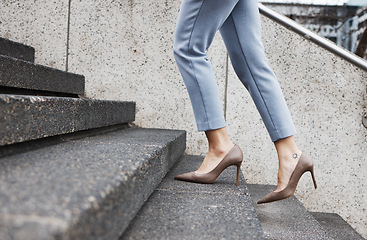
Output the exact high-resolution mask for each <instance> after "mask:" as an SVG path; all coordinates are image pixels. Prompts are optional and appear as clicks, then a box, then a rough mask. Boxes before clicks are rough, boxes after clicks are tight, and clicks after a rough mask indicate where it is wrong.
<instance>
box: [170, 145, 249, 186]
mask: <svg viewBox="0 0 367 240" xmlns="http://www.w3.org/2000/svg"><path fill="white" fill-rule="evenodd" d="M242 160H243V153H242V151H241V149H240V147H239V146H237V145H235V146H234V147H233V148H232V149H231V150H230V151H229V152H228V153H227V155H226V156H225V157H224V158H223V159H222V160H221V161H220V162H219V164H218V165H217V166H216V167H215V168H214V169H213V170H212V171H210V172H208V173H196V172H189V173H184V174H181V175H177V176H175V179H176V180H181V181H186V182H194V183H213V182H214V181H215V180H217V178H218V177H219V175H220V174H221V173H222V172H223V171H224V170H225V169H226V168H228V167H229V166H237V178H236V185H238V182H239V176H240V169H241V164H242Z"/></svg>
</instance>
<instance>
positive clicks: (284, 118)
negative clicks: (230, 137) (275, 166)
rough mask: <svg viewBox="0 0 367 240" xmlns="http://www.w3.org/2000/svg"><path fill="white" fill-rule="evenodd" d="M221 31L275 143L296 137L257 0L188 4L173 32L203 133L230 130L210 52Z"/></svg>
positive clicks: (190, 1) (210, 0)
mask: <svg viewBox="0 0 367 240" xmlns="http://www.w3.org/2000/svg"><path fill="white" fill-rule="evenodd" d="M219 29H220V32H221V34H222V37H223V39H224V42H225V44H226V47H227V50H228V53H229V55H230V58H231V61H232V64H233V67H234V69H235V71H236V74H237V75H238V77H239V78H240V80H241V82H242V83H243V84H244V86H245V87H246V88H247V89H248V90H249V93H250V95H251V97H252V98H253V100H254V102H255V105H256V107H257V109H258V110H259V112H260V115H261V117H262V119H263V121H264V123H265V126H266V128H267V130H268V132H269V135H270V137H271V139H272V140H273V141H276V140H278V139H282V138H285V137H288V136H291V135H294V134H295V128H294V125H293V122H292V119H291V116H290V113H289V111H288V108H287V105H286V103H285V101H284V97H283V94H282V91H281V89H280V87H279V84H278V81H277V79H276V77H275V75H274V74H273V72H272V71H271V69H270V68H269V64H268V61H267V59H266V56H265V53H264V49H263V46H262V43H261V26H260V17H259V12H258V7H257V1H254V0H225V1H224V0H184V1H183V3H182V6H181V11H180V15H179V19H178V22H177V28H176V33H175V44H174V54H175V59H176V62H177V64H178V67H179V69H180V72H181V74H182V77H183V79H184V82H185V85H186V87H187V90H188V92H189V96H190V99H191V103H192V106H193V109H194V115H195V119H196V123H197V127H198V130H199V131H206V130H213V129H217V128H221V127H224V126H225V125H226V123H225V121H224V117H223V112H222V105H221V104H220V100H219V94H218V89H217V85H216V81H215V78H214V73H213V70H212V67H211V65H210V62H209V60H208V57H207V55H206V50H207V49H208V48H209V46H210V44H211V42H212V40H213V38H214V36H215V33H216V32H217V30H219Z"/></svg>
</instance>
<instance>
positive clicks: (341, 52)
mask: <svg viewBox="0 0 367 240" xmlns="http://www.w3.org/2000/svg"><path fill="white" fill-rule="evenodd" d="M259 10H260V13H261V14H262V15H264V16H266V17H268V18H270V19H272V20H273V21H275V22H277V23H279V24H280V25H282V26H284V27H286V28H288V29H290V30H292V31H293V32H296V33H298V34H299V35H301V36H303V37H304V38H306V39H308V40H310V41H312V42H314V43H315V44H317V45H319V46H321V47H323V48H325V49H326V50H328V51H330V52H332V53H334V54H336V55H338V56H339V57H341V58H343V59H345V60H347V61H348V62H350V63H352V64H354V65H356V66H358V67H360V68H362V69H363V70H365V71H367V61H366V60H364V59H362V58H360V57H359V56H357V55H355V54H353V53H351V52H349V51H348V50H346V49H344V48H342V47H339V46H338V45H336V44H335V43H333V42H332V41H330V40H328V39H326V38H324V37H322V36H320V35H318V34H317V33H314V32H312V31H310V30H308V29H307V28H305V27H304V26H302V25H300V24H298V23H296V22H295V21H293V20H291V19H289V18H287V17H285V16H283V15H281V14H279V13H277V12H275V11H274V10H272V9H270V8H268V7H266V6H264V5H263V4H261V3H259Z"/></svg>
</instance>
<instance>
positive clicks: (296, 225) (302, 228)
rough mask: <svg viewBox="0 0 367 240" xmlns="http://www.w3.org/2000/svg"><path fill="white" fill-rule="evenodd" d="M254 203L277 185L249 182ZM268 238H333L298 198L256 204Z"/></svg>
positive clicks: (308, 239)
mask: <svg viewBox="0 0 367 240" xmlns="http://www.w3.org/2000/svg"><path fill="white" fill-rule="evenodd" d="M248 188H249V190H250V194H251V196H252V199H253V201H254V203H255V204H256V202H257V201H258V200H259V199H261V198H262V197H263V196H265V195H266V194H268V193H269V192H271V191H274V190H275V189H276V186H271V185H258V184H248ZM255 208H256V212H257V215H258V217H259V220H260V222H261V226H262V228H263V230H264V232H265V237H266V238H267V239H282V240H293V239H294V240H296V239H297V240H302V239H305V240H314V239H320V240H321V239H324V240H325V239H332V238H331V237H330V236H329V235H328V234H327V232H326V231H325V229H324V228H323V227H322V226H321V225H320V223H319V222H318V221H317V220H316V219H315V218H314V217H313V216H312V215H311V213H310V212H308V211H307V209H306V208H305V207H304V206H303V205H302V203H301V202H300V201H299V200H298V199H297V198H296V197H294V196H293V197H291V198H289V199H286V200H282V201H278V202H273V203H267V204H260V205H258V204H256V205H255Z"/></svg>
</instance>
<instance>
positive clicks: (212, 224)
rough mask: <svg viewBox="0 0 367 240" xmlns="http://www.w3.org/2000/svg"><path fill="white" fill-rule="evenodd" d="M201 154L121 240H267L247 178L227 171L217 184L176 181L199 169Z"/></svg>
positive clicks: (169, 179)
mask: <svg viewBox="0 0 367 240" xmlns="http://www.w3.org/2000/svg"><path fill="white" fill-rule="evenodd" d="M202 159H203V158H202V157H199V156H184V157H183V158H182V159H181V160H180V161H179V162H178V164H176V165H175V166H174V167H173V168H172V170H171V171H169V173H168V174H167V176H166V177H165V178H164V180H163V182H162V183H161V184H160V185H159V186H158V188H157V190H155V192H154V193H153V194H152V196H151V197H150V198H149V200H148V201H147V202H146V203H145V204H144V206H143V208H142V209H141V210H140V211H139V213H138V215H137V217H136V218H135V219H134V220H133V221H132V222H131V224H130V226H129V227H128V229H127V231H126V232H125V233H124V235H122V237H121V238H120V240H125V239H157V240H158V239H251V240H256V239H264V235H263V232H262V229H261V227H260V223H259V220H258V219H257V216H256V213H255V210H254V205H253V204H252V200H251V198H250V196H249V195H248V189H247V187H246V185H245V181H244V179H243V177H241V181H240V184H239V186H236V185H235V180H236V168H235V167H233V168H228V169H226V170H225V171H224V172H223V173H222V174H221V176H220V177H219V178H218V179H217V181H215V182H214V183H213V184H195V183H189V182H182V181H176V180H174V179H173V177H174V176H175V175H177V174H180V173H183V172H188V171H193V170H195V169H197V168H198V167H199V166H200V164H201V161H202Z"/></svg>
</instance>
